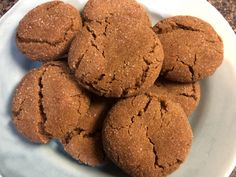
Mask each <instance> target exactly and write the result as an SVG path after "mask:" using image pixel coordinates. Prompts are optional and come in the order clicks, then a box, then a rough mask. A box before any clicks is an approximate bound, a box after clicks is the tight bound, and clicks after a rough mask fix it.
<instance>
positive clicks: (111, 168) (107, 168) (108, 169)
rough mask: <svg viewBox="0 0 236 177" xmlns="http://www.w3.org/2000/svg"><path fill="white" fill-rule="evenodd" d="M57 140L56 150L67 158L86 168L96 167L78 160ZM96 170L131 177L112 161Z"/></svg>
mask: <svg viewBox="0 0 236 177" xmlns="http://www.w3.org/2000/svg"><path fill="white" fill-rule="evenodd" d="M55 142H56V143H57V146H56V149H55V150H56V151H57V152H58V153H59V154H61V155H63V156H64V157H65V158H66V159H68V160H70V161H72V162H73V163H76V164H78V165H80V166H83V167H84V168H92V169H94V167H89V166H87V165H84V164H82V163H80V162H79V161H78V160H75V159H73V158H72V157H71V156H70V155H69V154H68V153H67V152H66V151H65V150H64V148H63V146H62V144H61V143H60V142H58V141H56V140H55ZM96 170H98V171H100V172H103V173H106V174H109V175H112V176H122V177H129V176H128V175H127V174H125V173H124V172H123V171H122V170H121V169H119V168H118V167H117V166H116V165H114V164H113V163H112V162H108V163H107V164H106V165H102V166H100V167H96Z"/></svg>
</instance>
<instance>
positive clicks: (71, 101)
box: [12, 62, 90, 143]
mask: <svg viewBox="0 0 236 177" xmlns="http://www.w3.org/2000/svg"><path fill="white" fill-rule="evenodd" d="M89 101H90V100H89V96H88V94H87V93H86V92H85V91H84V90H83V89H82V88H81V87H79V86H78V84H77V82H76V81H75V79H74V75H73V74H71V73H70V70H69V68H68V66H67V65H66V63H65V62H48V63H47V64H45V65H43V66H41V67H40V68H38V69H33V70H32V71H30V72H29V73H28V74H27V75H26V76H25V77H24V78H23V80H22V81H21V83H20V84H19V85H18V87H17V89H16V93H15V96H14V97H13V102H12V113H13V114H12V118H13V123H14V125H15V127H16V129H17V131H18V132H20V133H21V134H22V135H23V136H25V137H26V138H28V139H29V140H31V141H33V142H40V143H47V142H48V140H49V139H50V138H58V139H60V138H62V137H64V136H65V134H66V133H67V132H71V131H72V130H74V129H75V127H77V124H78V122H79V121H80V120H81V118H82V117H83V116H84V115H85V114H86V112H87V110H88V108H89Z"/></svg>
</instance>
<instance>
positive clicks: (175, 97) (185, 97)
mask: <svg viewBox="0 0 236 177" xmlns="http://www.w3.org/2000/svg"><path fill="white" fill-rule="evenodd" d="M149 91H150V92H152V93H155V94H158V95H161V96H166V97H168V98H169V99H171V100H172V101H174V102H176V103H179V104H180V105H181V107H182V108H183V110H184V112H185V113H186V115H187V117H189V116H190V115H191V113H192V112H193V111H194V110H195V108H196V107H197V106H198V104H199V101H200V95H201V94H200V92H201V91H200V84H199V82H195V83H177V82H171V81H166V80H158V81H157V82H156V83H155V84H154V85H153V86H152V87H151V88H150V89H149Z"/></svg>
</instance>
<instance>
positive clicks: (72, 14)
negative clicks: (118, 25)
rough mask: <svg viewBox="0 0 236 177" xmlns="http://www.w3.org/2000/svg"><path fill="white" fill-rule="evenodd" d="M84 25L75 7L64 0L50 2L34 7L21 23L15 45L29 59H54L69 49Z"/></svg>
mask: <svg viewBox="0 0 236 177" xmlns="http://www.w3.org/2000/svg"><path fill="white" fill-rule="evenodd" d="M81 27H82V21H81V17H80V12H79V11H78V10H77V9H76V8H74V7H73V6H71V5H69V4H65V3H63V2H62V1H52V2H47V3H44V4H41V5H39V6H37V7H35V8H34V9H32V10H31V11H30V12H28V13H27V14H26V15H25V16H24V17H23V19H22V20H21V21H20V22H19V25H18V27H17V31H16V44H17V47H18V48H19V49H20V50H21V51H22V53H23V54H25V55H26V56H27V57H28V58H29V59H32V60H41V61H50V60H55V59H58V58H59V57H61V56H62V55H64V54H65V53H67V52H68V49H69V46H70V44H71V41H72V40H73V38H74V36H75V35H76V34H77V32H78V31H79V30H80V29H81Z"/></svg>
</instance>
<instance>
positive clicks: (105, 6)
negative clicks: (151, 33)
mask: <svg viewBox="0 0 236 177" xmlns="http://www.w3.org/2000/svg"><path fill="white" fill-rule="evenodd" d="M113 15H119V16H127V17H129V18H133V19H135V20H140V21H141V22H143V23H144V24H145V25H148V26H151V22H150V19H149V17H148V14H147V12H146V11H145V9H144V8H143V7H142V6H141V5H140V4H138V3H137V2H136V1H135V0H119V1H115V0H89V1H88V2H87V3H86V5H85V7H84V10H83V17H84V19H85V21H106V20H108V18H110V17H111V16H113Z"/></svg>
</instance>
